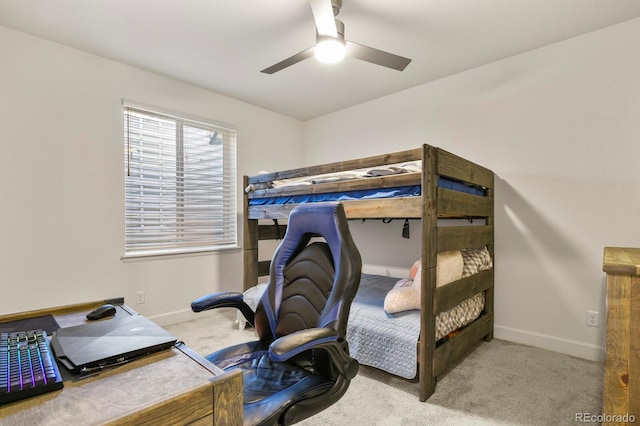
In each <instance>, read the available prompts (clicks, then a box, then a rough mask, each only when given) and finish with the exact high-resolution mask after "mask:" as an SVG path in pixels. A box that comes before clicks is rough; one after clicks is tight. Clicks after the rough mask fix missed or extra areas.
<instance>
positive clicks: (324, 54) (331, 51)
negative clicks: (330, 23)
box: [313, 37, 346, 64]
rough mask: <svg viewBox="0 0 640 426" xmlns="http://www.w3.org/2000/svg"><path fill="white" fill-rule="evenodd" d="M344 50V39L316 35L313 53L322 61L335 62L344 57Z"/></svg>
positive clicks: (326, 62)
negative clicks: (316, 39) (316, 40)
mask: <svg viewBox="0 0 640 426" xmlns="http://www.w3.org/2000/svg"><path fill="white" fill-rule="evenodd" d="M345 52H346V47H345V44H344V41H340V40H338V39H337V38H333V37H318V42H317V43H316V47H315V49H314V51H313V54H314V55H315V57H316V59H317V60H318V61H320V62H322V63H325V64H335V63H336V62H340V61H341V60H342V59H344V55H345Z"/></svg>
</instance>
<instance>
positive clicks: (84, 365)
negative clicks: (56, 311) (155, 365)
mask: <svg viewBox="0 0 640 426" xmlns="http://www.w3.org/2000/svg"><path fill="white" fill-rule="evenodd" d="M176 340H177V339H176V338H175V337H174V336H173V335H171V333H169V332H168V331H166V330H165V329H163V328H162V327H160V326H159V325H157V324H156V323H154V322H153V321H151V320H149V319H147V318H145V317H143V316H142V315H132V316H123V317H115V318H112V319H109V320H103V321H96V322H91V323H86V324H82V325H77V326H75V327H66V328H60V329H58V330H56V331H55V332H54V333H53V336H52V338H51V347H52V348H53V351H54V352H55V354H56V358H57V359H58V361H59V362H60V363H61V364H62V365H64V366H65V367H66V368H67V369H68V370H69V371H71V372H73V373H76V374H90V373H94V372H98V371H101V370H104V369H107V368H111V367H115V366H118V365H121V364H124V363H126V362H128V361H131V360H133V359H136V358H139V357H141V356H144V355H148V354H151V353H155V352H158V351H161V350H164V349H168V348H170V347H171V346H173V345H174V344H175V343H176Z"/></svg>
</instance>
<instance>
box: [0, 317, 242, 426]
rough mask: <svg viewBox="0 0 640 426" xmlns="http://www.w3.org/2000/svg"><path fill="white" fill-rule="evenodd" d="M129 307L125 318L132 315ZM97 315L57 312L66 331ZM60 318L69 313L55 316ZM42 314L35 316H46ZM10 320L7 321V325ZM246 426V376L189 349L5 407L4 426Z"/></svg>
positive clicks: (0, 420) (1, 410) (0, 410)
mask: <svg viewBox="0 0 640 426" xmlns="http://www.w3.org/2000/svg"><path fill="white" fill-rule="evenodd" d="M127 308H128V307H126V305H124V309H125V311H124V313H121V315H126V314H127V313H128V312H129V311H128V310H127ZM91 309H93V308H92V307H91V306H89V305H86V306H85V305H82V306H81V307H80V306H79V309H78V310H68V309H65V310H58V311H56V310H53V311H52V312H54V314H53V315H54V316H55V318H56V320H57V322H58V324H60V326H61V327H65V326H70V325H76V324H78V323H81V322H82V321H83V319H82V318H84V315H85V314H86V313H87V312H89V311H90V310H91ZM55 312H64V313H63V314H55ZM41 313H42V312H37V313H34V316H35V315H36V314H41ZM6 318H7V316H3V317H2V319H5V320H6ZM37 419H46V422H44V423H45V424H48V425H58V424H60V425H65V426H66V425H74V426H75V425H105V424H118V425H121V424H131V425H145V424H148V425H180V424H225V425H226V424H229V425H235V424H238V425H239V424H242V374H241V373H240V372H239V371H238V372H231V373H225V372H223V371H222V370H220V369H219V368H217V367H216V366H215V365H213V364H211V363H210V362H208V361H207V360H206V359H204V358H202V357H201V356H199V355H197V354H195V353H193V352H192V351H191V350H190V349H189V348H188V347H186V346H184V345H177V346H175V347H172V348H171V349H168V350H164V351H161V352H158V353H155V354H152V355H148V356H145V357H142V358H139V359H137V360H134V361H132V362H130V363H128V364H125V365H122V366H120V367H117V368H115V369H113V370H110V371H105V372H102V373H100V374H98V375H95V376H91V377H87V378H82V379H77V380H65V383H64V388H63V389H61V390H58V391H53V392H49V393H46V394H42V395H38V396H34V397H31V398H28V399H24V400H21V401H16V402H12V403H8V404H6V405H3V406H0V424H2V425H3V426H4V425H10V426H12V425H26V424H39V423H40V422H41V421H40V420H37Z"/></svg>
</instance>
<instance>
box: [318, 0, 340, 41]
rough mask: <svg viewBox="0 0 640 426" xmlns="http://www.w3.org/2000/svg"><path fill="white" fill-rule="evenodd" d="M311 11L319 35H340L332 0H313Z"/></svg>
mask: <svg viewBox="0 0 640 426" xmlns="http://www.w3.org/2000/svg"><path fill="white" fill-rule="evenodd" d="M311 12H312V13H313V20H314V21H315V22H316V30H317V31H318V34H319V35H321V36H331V37H334V38H336V37H338V30H337V29H336V21H335V17H334V15H333V7H332V6H331V0H311Z"/></svg>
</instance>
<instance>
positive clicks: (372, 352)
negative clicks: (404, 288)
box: [347, 274, 484, 379]
mask: <svg viewBox="0 0 640 426" xmlns="http://www.w3.org/2000/svg"><path fill="white" fill-rule="evenodd" d="M397 282H398V278H393V277H385V276H380V275H368V274H363V275H362V279H361V281H360V287H359V288H358V292H357V293H356V297H355V298H354V300H353V303H352V304H351V312H350V314H349V323H348V325H347V341H348V342H349V353H350V354H351V356H352V357H354V358H355V359H357V360H358V362H359V363H360V364H363V365H368V366H371V367H375V368H379V369H380V370H383V371H386V372H388V373H391V374H394V375H396V376H400V377H404V378H406V379H412V378H414V377H415V376H416V374H417V366H418V340H419V338H420V311H418V310H415V309H414V310H409V311H403V312H398V313H394V314H389V313H387V312H386V311H385V310H384V307H383V305H384V299H385V296H386V295H387V293H388V292H389V291H390V290H391V289H392V288H393V287H394V285H395V284H396V283H397ZM483 309H484V293H478V294H476V295H475V296H473V297H471V298H469V299H466V300H464V301H462V302H461V303H460V304H459V305H457V306H454V307H453V308H451V309H450V310H448V311H446V312H442V313H440V314H438V315H437V317H436V341H437V340H440V339H441V338H443V337H445V336H447V335H448V334H449V333H451V332H453V331H455V330H457V329H459V328H460V327H463V326H465V325H467V324H469V323H471V322H472V321H473V320H475V319H476V318H478V317H479V316H480V314H481V313H482V310H483Z"/></svg>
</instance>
